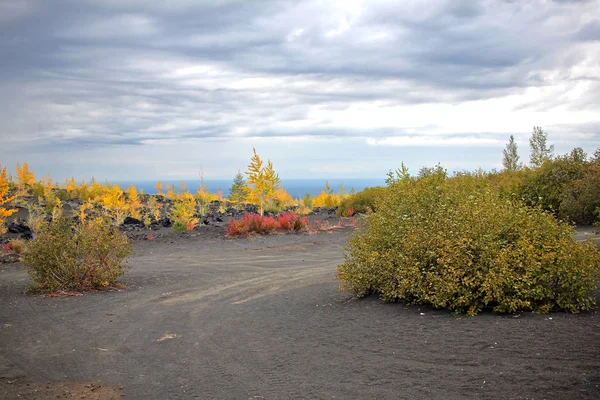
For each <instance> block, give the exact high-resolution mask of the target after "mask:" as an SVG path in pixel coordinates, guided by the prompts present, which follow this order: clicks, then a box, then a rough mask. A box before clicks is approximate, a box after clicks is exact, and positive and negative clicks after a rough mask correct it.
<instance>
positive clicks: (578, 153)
mask: <svg viewBox="0 0 600 400" xmlns="http://www.w3.org/2000/svg"><path fill="white" fill-rule="evenodd" d="M570 156H571V159H572V160H573V161H574V162H576V163H578V164H585V162H586V160H587V153H586V152H585V151H583V149H582V148H581V147H575V148H574V149H573V150H571V154H570Z"/></svg>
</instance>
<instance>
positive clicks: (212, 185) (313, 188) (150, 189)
mask: <svg viewBox="0 0 600 400" xmlns="http://www.w3.org/2000/svg"><path fill="white" fill-rule="evenodd" d="M161 182H162V185H163V188H164V187H165V185H166V184H167V183H170V184H172V185H173V187H174V188H175V189H176V190H177V191H178V192H179V191H180V187H181V182H182V181H180V180H179V181H166V180H161ZM184 182H185V186H186V190H187V191H189V192H192V193H194V192H196V191H197V190H198V188H199V187H200V181H199V180H184ZM231 182H232V180H231V179H210V180H209V179H205V180H204V184H205V185H206V186H207V187H208V190H209V191H210V192H212V193H215V192H216V191H217V190H221V191H223V195H224V196H225V197H227V196H228V195H229V188H230V187H231ZM326 182H329V186H331V188H332V189H333V190H334V191H335V192H338V191H339V190H340V185H344V187H345V191H346V192H350V190H352V189H354V190H355V191H357V192H358V191H361V190H363V189H365V188H367V187H373V186H384V185H385V180H384V179H282V180H281V187H283V188H284V189H285V190H286V191H287V192H288V193H289V194H290V195H291V196H292V197H294V198H299V197H302V196H304V195H305V194H306V193H309V194H310V195H311V196H317V195H318V194H319V193H321V191H322V190H323V188H324V187H325V183H326ZM111 183H113V184H115V183H116V184H118V185H119V186H121V188H123V189H126V188H128V187H129V186H130V185H131V184H133V185H135V187H136V188H137V189H138V190H140V189H141V190H143V191H144V193H147V194H156V187H155V186H156V181H111Z"/></svg>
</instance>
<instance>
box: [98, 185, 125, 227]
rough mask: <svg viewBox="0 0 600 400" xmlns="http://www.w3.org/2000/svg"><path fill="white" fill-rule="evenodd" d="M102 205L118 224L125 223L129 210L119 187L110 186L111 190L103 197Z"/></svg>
mask: <svg viewBox="0 0 600 400" xmlns="http://www.w3.org/2000/svg"><path fill="white" fill-rule="evenodd" d="M102 204H103V205H104V207H105V208H106V209H107V210H108V212H109V213H110V214H111V216H112V218H113V219H114V220H115V222H116V223H117V224H122V223H123V221H124V220H125V217H126V216H127V212H128V211H129V210H128V207H127V202H126V201H125V197H124V196H123V191H122V190H121V188H120V187H119V185H113V186H110V189H109V190H108V191H107V192H106V193H105V194H104V196H102Z"/></svg>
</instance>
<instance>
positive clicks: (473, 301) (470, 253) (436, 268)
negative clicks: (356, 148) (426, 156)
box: [338, 175, 600, 315]
mask: <svg viewBox="0 0 600 400" xmlns="http://www.w3.org/2000/svg"><path fill="white" fill-rule="evenodd" d="M376 207H377V210H378V211H377V212H376V213H373V214H370V215H369V216H368V218H367V219H366V220H365V223H364V225H363V226H362V228H361V229H360V230H359V231H358V232H357V233H355V234H354V236H353V237H352V238H351V240H350V242H349V245H348V248H347V254H346V259H345V262H344V263H343V264H342V265H340V266H339V268H338V276H339V278H340V279H341V281H342V288H345V289H349V290H350V291H352V292H355V293H356V294H358V295H359V296H364V295H367V294H370V293H377V294H378V295H380V296H381V298H382V299H384V300H386V301H402V302H408V303H418V304H430V305H432V306H434V307H438V308H445V309H449V310H454V311H457V312H465V313H467V314H469V315H474V314H477V313H478V312H480V311H481V310H483V309H484V308H486V307H492V308H493V310H494V311H496V312H515V311H518V310H533V311H537V312H548V311H551V310H566V311H570V312H578V311H581V310H587V309H589V308H590V307H591V306H592V305H593V304H594V301H595V299H594V297H593V295H592V292H593V290H594V289H595V285H596V283H595V280H596V279H597V277H598V272H599V264H600V256H599V253H598V251H597V249H596V248H595V247H594V246H593V244H591V243H578V242H575V241H574V240H573V235H572V233H573V232H572V228H571V227H570V226H568V225H566V224H563V223H560V222H558V221H557V220H556V219H555V218H554V216H552V215H551V214H548V213H545V212H543V211H541V210H539V209H533V208H530V207H526V206H522V205H519V204H517V203H515V202H514V201H512V200H510V199H507V198H506V196H502V195H500V194H499V193H498V191H497V190H496V189H494V188H493V187H492V186H491V185H490V184H489V183H487V182H486V181H485V180H484V179H481V178H478V177H476V176H470V175H463V176H458V177H454V178H449V179H446V178H445V177H444V176H443V175H431V176H425V177H423V178H420V179H417V180H404V181H397V182H394V183H392V184H391V185H390V187H389V188H388V189H387V190H386V191H385V193H384V194H383V195H382V196H381V197H380V199H379V200H378V201H377V203H376Z"/></svg>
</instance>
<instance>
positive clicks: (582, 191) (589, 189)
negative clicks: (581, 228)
mask: <svg viewBox="0 0 600 400" xmlns="http://www.w3.org/2000/svg"><path fill="white" fill-rule="evenodd" d="M598 208H600V164H595V163H586V164H585V165H584V167H583V172H582V174H581V177H580V178H579V179H574V180H572V181H569V182H567V183H566V184H565V187H564V190H563V193H562V196H561V202H560V206H559V210H558V215H559V217H560V218H564V219H567V220H570V221H572V222H575V223H577V224H586V225H589V224H592V223H593V222H594V221H595V220H596V219H597V213H596V210H597V209H598Z"/></svg>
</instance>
